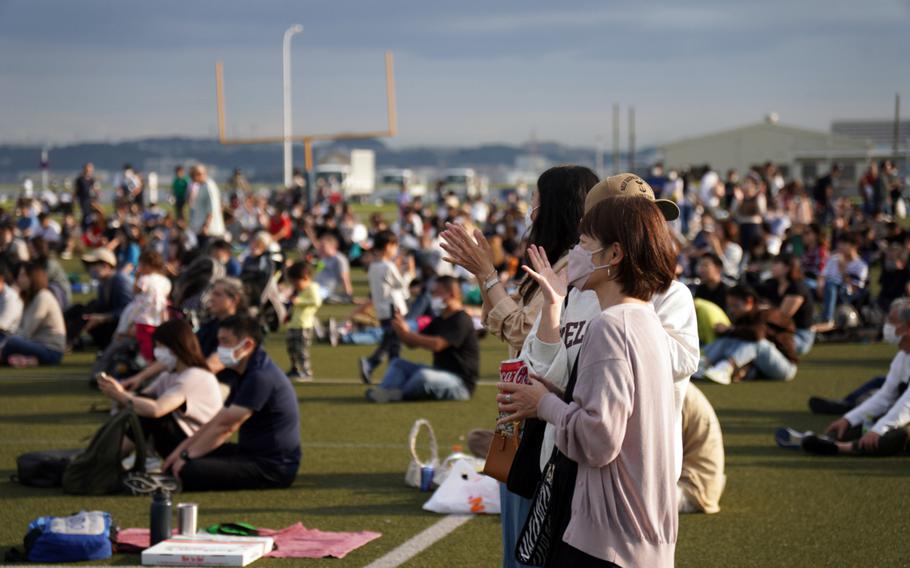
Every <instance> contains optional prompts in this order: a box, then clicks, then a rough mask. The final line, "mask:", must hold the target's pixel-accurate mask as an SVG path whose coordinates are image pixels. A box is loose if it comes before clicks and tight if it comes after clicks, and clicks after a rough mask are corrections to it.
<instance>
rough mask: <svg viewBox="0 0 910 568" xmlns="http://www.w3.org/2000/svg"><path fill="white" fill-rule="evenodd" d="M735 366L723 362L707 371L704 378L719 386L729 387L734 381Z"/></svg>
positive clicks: (703, 374)
mask: <svg viewBox="0 0 910 568" xmlns="http://www.w3.org/2000/svg"><path fill="white" fill-rule="evenodd" d="M733 371H734V369H733V364H732V363H730V362H729V361H721V362H720V363H717V364H716V365H714V366H712V367H710V368H708V369H706V370H705V371H704V373H702V377H703V378H705V379H708V380H709V381H714V382H715V383H717V384H719V385H729V384H730V383H731V382H732V381H733Z"/></svg>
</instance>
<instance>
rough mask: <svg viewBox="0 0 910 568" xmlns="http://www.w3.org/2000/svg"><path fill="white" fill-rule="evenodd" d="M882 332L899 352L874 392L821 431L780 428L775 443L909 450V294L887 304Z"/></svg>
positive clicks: (830, 452) (869, 451) (862, 452)
mask: <svg viewBox="0 0 910 568" xmlns="http://www.w3.org/2000/svg"><path fill="white" fill-rule="evenodd" d="M883 332H884V337H885V341H887V342H888V343H891V344H894V345H897V346H898V352H897V354H896V355H895V356H894V359H892V360H891V367H890V368H889V369H888V376H887V377H886V378H885V383H884V385H882V387H881V388H880V389H879V390H878V392H876V393H875V394H874V395H872V396H870V397H869V398H867V399H866V400H865V401H864V402H862V403H861V404H859V405H858V406H856V407H855V408H853V409H852V410H850V411H849V412H847V413H846V414H844V415H843V416H842V417H841V418H838V419H837V420H835V421H834V422H832V423H831V424H829V425H828V427H827V428H826V429H825V433H824V435H822V436H818V435H816V434H814V433H812V432H805V433H800V432H797V431H795V430H792V429H790V428H781V429H779V430H778V431H777V433H776V436H775V438H776V440H777V443H778V445H779V446H781V447H787V448H794V449H795V448H802V449H803V450H804V451H806V452H808V453H810V454H818V455H826V456H834V455H857V456H892V455H896V454H902V453H906V452H907V450H910V444H908V441H910V389H908V388H907V385H908V383H910V299H907V298H902V299H900V300H896V301H895V302H894V303H893V304H892V305H891V310H890V311H889V313H888V320H887V322H886V323H885V325H884V329H883Z"/></svg>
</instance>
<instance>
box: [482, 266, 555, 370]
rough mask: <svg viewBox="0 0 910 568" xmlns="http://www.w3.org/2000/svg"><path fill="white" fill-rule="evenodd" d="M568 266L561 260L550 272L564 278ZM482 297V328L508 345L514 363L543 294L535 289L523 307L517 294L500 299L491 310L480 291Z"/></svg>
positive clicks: (540, 305) (540, 303) (537, 312)
mask: <svg viewBox="0 0 910 568" xmlns="http://www.w3.org/2000/svg"><path fill="white" fill-rule="evenodd" d="M568 262H569V260H568V257H566V256H563V257H562V258H560V259H559V261H558V262H557V263H556V264H555V265H553V270H555V271H556V274H558V275H560V276H562V277H565V273H566V265H567V264H568ZM480 286H481V287H483V282H481V283H480ZM482 293H483V295H484V303H483V311H482V313H481V319H482V322H483V326H484V327H485V328H486V329H487V330H489V332H490V333H492V334H493V335H495V336H496V337H498V338H500V339H502V340H503V341H505V342H506V343H508V344H509V358H510V359H515V358H516V357H518V354H519V353H521V346H522V345H523V344H524V342H525V338H526V337H527V336H528V333H529V332H530V331H531V328H532V327H533V326H534V322H535V320H537V315H538V314H540V310H541V308H542V307H543V294H541V292H540V289H538V290H537V291H536V292H534V295H533V296H531V301H530V302H528V303H527V304H525V303H523V302H522V300H521V296H520V295H519V294H518V293H517V292H516V293H515V294H514V295H512V296H507V297H505V298H502V299H501V300H500V301H499V302H497V303H496V305H495V306H492V307H491V306H490V305H489V302H488V301H487V295H486V292H485V291H483V290H482Z"/></svg>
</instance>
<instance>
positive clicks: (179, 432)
mask: <svg viewBox="0 0 910 568" xmlns="http://www.w3.org/2000/svg"><path fill="white" fill-rule="evenodd" d="M139 424H140V425H141V426H142V433H143V434H144V435H145V439H146V440H149V439H151V443H152V447H153V448H155V453H157V454H158V455H159V456H161V459H167V457H168V456H169V455H171V453H172V452H173V451H174V450H175V449H177V446H179V445H180V444H182V443H183V441H184V440H186V438H187V435H186V433H185V432H184V431H183V429H182V428H180V425H179V424H177V420H176V419H175V418H174V414H173V413H171V414H167V415H165V416H162V417H161V418H148V417H145V416H140V417H139Z"/></svg>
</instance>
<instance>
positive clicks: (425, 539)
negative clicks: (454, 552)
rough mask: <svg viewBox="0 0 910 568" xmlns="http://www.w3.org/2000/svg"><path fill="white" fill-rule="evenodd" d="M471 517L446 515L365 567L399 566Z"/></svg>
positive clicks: (471, 517)
mask: <svg viewBox="0 0 910 568" xmlns="http://www.w3.org/2000/svg"><path fill="white" fill-rule="evenodd" d="M473 518H474V516H473V515H448V516H447V517H444V518H443V519H442V520H440V521H439V522H437V523H436V524H434V525H432V526H431V527H429V528H427V529H425V530H423V531H421V532H420V533H418V534H416V535H415V536H413V537H412V538H411V539H410V540H408V541H407V542H405V543H404V544H402V545H401V546H399V547H398V548H396V549H395V550H392V551H391V552H389V553H388V554H386V555H385V556H383V557H382V558H379V559H377V560H374V561H373V562H371V563H370V564H368V565H367V567H366V568H395V567H396V566H401V565H402V564H404V563H405V562H407V561H408V560H410V559H411V558H414V557H415V556H417V555H418V554H420V553H421V552H423V551H424V550H426V549H427V548H429V547H431V546H433V544H435V543H436V542H437V541H438V540H440V539H442V538H444V537H445V536H447V535H448V534H450V533H451V532H452V531H454V530H455V529H457V528H458V527H460V526H461V525H463V524H465V523H466V522H468V521H470V520H471V519H473Z"/></svg>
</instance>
